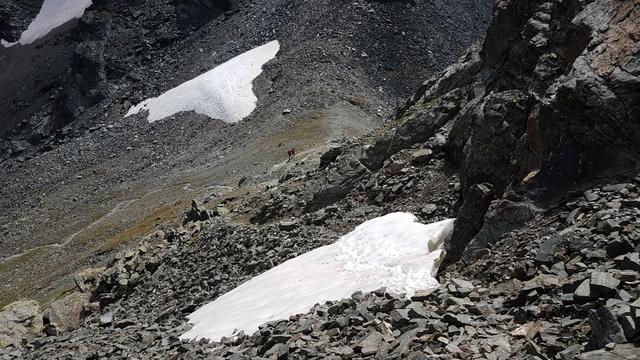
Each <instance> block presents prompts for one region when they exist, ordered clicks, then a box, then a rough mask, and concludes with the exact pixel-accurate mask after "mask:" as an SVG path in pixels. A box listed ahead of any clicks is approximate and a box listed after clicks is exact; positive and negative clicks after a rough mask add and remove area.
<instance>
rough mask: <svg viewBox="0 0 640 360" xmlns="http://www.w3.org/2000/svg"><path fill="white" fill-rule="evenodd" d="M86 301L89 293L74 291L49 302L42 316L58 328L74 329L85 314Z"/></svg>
mask: <svg viewBox="0 0 640 360" xmlns="http://www.w3.org/2000/svg"><path fill="white" fill-rule="evenodd" d="M88 301H89V294H84V293H79V292H74V293H72V294H70V295H67V296H65V297H63V298H61V299H58V300H56V301H54V302H52V303H51V304H49V306H48V308H47V309H45V311H44V318H45V319H47V320H48V322H49V323H51V324H55V325H56V327H57V329H59V330H71V329H75V328H77V327H78V325H80V322H81V321H82V319H83V318H84V316H85V307H86V305H87V304H88Z"/></svg>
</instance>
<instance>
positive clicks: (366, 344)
mask: <svg viewBox="0 0 640 360" xmlns="http://www.w3.org/2000/svg"><path fill="white" fill-rule="evenodd" d="M382 340H383V336H382V334H381V333H379V332H378V331H375V330H374V331H371V332H369V333H368V334H367V335H366V336H365V337H363V338H362V339H360V340H359V341H358V342H357V343H356V345H355V346H354V350H355V351H356V352H359V353H361V354H362V355H364V356H367V355H373V354H375V353H376V352H377V351H378V346H379V345H380V343H381V342H382Z"/></svg>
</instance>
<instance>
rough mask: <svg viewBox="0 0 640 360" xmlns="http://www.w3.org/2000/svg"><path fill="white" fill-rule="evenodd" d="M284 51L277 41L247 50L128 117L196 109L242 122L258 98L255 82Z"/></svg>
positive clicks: (154, 117) (156, 117) (154, 118)
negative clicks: (254, 90)
mask: <svg viewBox="0 0 640 360" xmlns="http://www.w3.org/2000/svg"><path fill="white" fill-rule="evenodd" d="M279 50H280V43H278V41H277V40H274V41H272V42H269V43H267V44H265V45H262V46H260V47H257V48H255V49H253V50H250V51H247V52H245V53H243V54H241V55H239V56H236V57H235V58H233V59H231V60H229V61H227V62H225V63H224V64H222V65H219V66H217V67H215V68H214V69H212V70H210V71H208V72H206V73H204V74H202V75H200V76H198V77H196V78H194V79H192V80H189V81H187V82H185V83H183V84H182V85H180V86H178V87H175V88H173V89H171V90H169V91H167V92H165V93H164V94H162V95H160V96H158V97H156V98H151V99H147V100H145V101H143V102H142V103H140V104H138V105H136V106H133V107H132V108H131V109H129V112H127V114H126V115H125V117H127V116H130V115H133V114H137V113H139V112H140V111H149V115H148V117H147V120H148V121H149V122H154V121H157V120H160V119H163V118H166V117H168V116H171V115H173V114H176V113H178V112H182V111H195V112H196V113H198V114H204V115H207V116H209V117H211V118H214V119H220V120H223V121H225V122H229V123H233V122H238V121H240V120H242V119H244V118H245V117H247V116H249V115H250V114H251V113H252V112H253V110H254V109H255V107H256V102H257V101H258V99H257V98H256V96H255V94H254V93H253V87H252V82H253V80H254V79H255V78H257V77H258V76H259V75H260V74H261V73H262V66H263V65H264V64H266V63H267V62H268V61H269V60H271V59H273V58H274V57H275V56H276V54H277V53H278V51H279Z"/></svg>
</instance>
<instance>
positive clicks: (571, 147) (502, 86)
mask: <svg viewBox="0 0 640 360" xmlns="http://www.w3.org/2000/svg"><path fill="white" fill-rule="evenodd" d="M639 20H640V2H639V1H625V2H620V1H608V0H596V1H578V0H575V1H521V0H511V1H499V2H498V3H497V5H496V9H495V13H494V17H493V20H492V23H491V25H490V27H489V30H488V33H487V37H486V40H485V42H484V44H483V45H482V46H481V47H478V48H476V49H472V50H470V52H469V53H468V54H467V55H466V56H465V57H463V58H462V59H461V61H460V62H459V63H457V64H455V65H453V66H451V67H450V68H448V69H447V70H446V71H444V72H443V74H441V76H439V77H435V78H433V79H431V80H429V81H427V82H426V83H425V84H424V85H423V86H422V87H421V89H420V90H419V91H418V92H417V93H416V95H415V96H414V97H413V98H412V99H411V100H409V101H408V102H407V104H406V105H405V107H404V108H403V109H402V110H401V113H400V114H401V116H403V117H407V116H414V117H415V116H416V114H418V116H421V117H423V118H434V114H433V113H434V112H438V110H437V109H438V108H439V106H440V105H442V104H445V103H446V104H451V103H453V105H449V106H448V107H447V108H448V109H450V108H455V109H457V110H456V113H455V116H454V118H453V120H452V128H451V131H450V133H449V139H448V150H449V154H450V156H451V158H452V159H453V161H454V162H456V163H457V164H458V165H459V167H460V177H461V183H462V206H461V209H462V210H463V211H462V212H466V213H467V214H460V215H461V217H462V218H474V219H480V223H478V222H477V221H476V223H473V222H468V221H465V222H464V223H463V222H462V221H459V223H458V224H457V226H456V232H455V233H454V236H453V238H452V241H451V242H450V249H449V250H450V252H449V255H450V259H451V260H455V259H457V258H459V257H460V256H461V255H462V251H463V249H464V247H465V246H466V244H467V243H468V242H469V241H470V240H471V239H470V236H473V235H475V231H471V232H470V231H469V228H471V229H474V228H475V229H478V228H479V227H480V226H481V225H482V222H481V221H482V217H481V216H480V217H478V216H472V213H474V212H479V213H481V214H484V213H485V212H486V211H487V208H488V206H487V202H486V201H479V200H478V196H474V195H473V193H474V192H470V191H471V190H472V189H474V186H476V184H482V183H488V184H490V185H491V186H492V187H493V189H494V190H493V195H492V196H493V197H496V198H500V197H501V195H502V194H504V193H505V192H511V191H512V190H513V191H512V192H516V193H520V194H525V195H526V196H527V197H530V198H532V199H534V200H538V201H543V202H544V201H547V200H549V199H552V198H555V197H556V196H558V195H560V194H563V193H566V191H567V190H569V189H571V188H572V187H577V186H579V185H580V184H582V183H586V182H589V181H593V180H594V179H596V178H598V177H605V176H609V177H610V176H615V175H621V174H629V173H632V172H633V171H635V170H637V167H638V163H639V161H640V145H639V143H638V141H637V139H638V138H639V137H640V123H639V122H638V120H639V119H640V106H639V105H638V104H640V22H639ZM425 105H427V106H425ZM425 109H426V110H425ZM433 109H436V110H433ZM474 204H477V205H474Z"/></svg>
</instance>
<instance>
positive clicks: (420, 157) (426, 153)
mask: <svg viewBox="0 0 640 360" xmlns="http://www.w3.org/2000/svg"><path fill="white" fill-rule="evenodd" d="M432 155H433V151H432V150H431V149H421V150H415V151H414V152H412V153H411V163H412V164H416V165H421V164H425V163H427V162H428V161H429V160H430V159H431V156H432Z"/></svg>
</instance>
